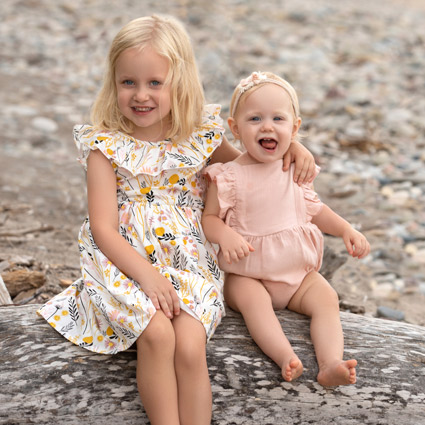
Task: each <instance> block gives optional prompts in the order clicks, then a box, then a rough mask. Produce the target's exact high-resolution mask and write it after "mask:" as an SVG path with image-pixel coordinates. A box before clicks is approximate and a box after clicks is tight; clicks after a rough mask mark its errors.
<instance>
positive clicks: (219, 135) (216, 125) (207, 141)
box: [187, 104, 224, 158]
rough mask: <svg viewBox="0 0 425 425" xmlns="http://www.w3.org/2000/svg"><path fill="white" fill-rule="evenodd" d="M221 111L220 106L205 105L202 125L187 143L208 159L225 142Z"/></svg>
mask: <svg viewBox="0 0 425 425" xmlns="http://www.w3.org/2000/svg"><path fill="white" fill-rule="evenodd" d="M220 111H221V106H220V105H216V104H210V105H205V106H204V110H203V114H202V124H201V125H200V126H199V127H198V128H196V129H195V131H194V132H193V133H192V134H191V136H190V137H189V140H188V141H187V142H188V143H189V144H190V145H191V146H192V147H194V148H195V149H198V150H199V151H200V152H202V154H203V155H204V156H205V157H206V158H209V157H210V156H211V155H212V153H213V152H214V151H215V150H216V149H217V148H218V147H219V146H220V145H221V142H222V141H223V135H224V127H223V119H222V118H221V116H220Z"/></svg>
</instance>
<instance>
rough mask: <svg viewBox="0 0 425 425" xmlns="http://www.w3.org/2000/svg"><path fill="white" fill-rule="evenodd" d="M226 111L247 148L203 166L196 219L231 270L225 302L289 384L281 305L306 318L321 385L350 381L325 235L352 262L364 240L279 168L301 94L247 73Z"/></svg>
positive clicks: (294, 133)
mask: <svg viewBox="0 0 425 425" xmlns="http://www.w3.org/2000/svg"><path fill="white" fill-rule="evenodd" d="M230 111H231V116H230V118H229V120H228V123H229V127H230V129H231V131H232V133H233V135H234V136H235V138H237V139H239V140H240V141H241V142H242V144H243V146H244V147H245V149H246V152H245V153H244V154H242V155H240V156H239V157H238V158H237V159H236V160H235V161H233V162H228V163H227V164H214V165H211V166H209V167H208V168H207V169H206V171H205V172H206V174H207V175H208V176H209V177H210V179H211V183H210V186H209V189H208V194H207V199H206V205H205V210H204V215H203V218H202V226H203V229H204V232H205V235H206V237H207V239H208V240H209V241H210V242H213V243H217V244H219V245H220V252H219V256H218V259H219V265H220V267H221V268H222V270H224V271H226V272H227V273H228V276H227V277H226V282H225V285H224V296H225V300H226V302H227V304H228V305H229V306H230V307H231V308H232V309H234V310H236V311H239V312H240V313H241V314H242V315H243V318H244V320H245V323H246V325H247V327H248V330H249V332H250V333H251V335H252V337H253V339H254V340H255V341H256V343H257V344H258V345H259V347H260V348H261V349H262V350H263V351H264V353H265V354H267V355H268V356H269V357H270V358H271V359H272V360H274V361H275V362H276V363H277V364H278V365H279V367H280V368H281V373H282V376H283V378H284V379H285V380H286V381H292V380H294V379H296V378H298V377H299V376H300V375H301V373H302V371H303V365H302V362H301V360H300V359H299V358H298V356H297V355H296V354H295V352H294V350H293V349H292V347H291V344H290V343H289V341H288V339H287V338H286V336H285V334H284V332H283V330H282V327H281V325H280V323H279V320H278V319H277V317H276V314H275V312H274V309H283V308H286V307H287V308H288V309H289V310H292V311H296V312H298V313H301V314H306V315H308V316H310V317H311V337H312V340H313V344H314V347H315V351H316V356H317V360H318V365H319V374H318V376H317V380H318V382H319V383H320V384H322V385H324V386H333V385H345V384H353V383H355V381H356V371H355V367H356V364H357V361H356V360H355V359H349V360H343V351H344V342H343V334H342V328H341V323H340V318H339V303H338V296H337V294H336V292H335V291H334V289H333V288H332V287H331V286H330V285H329V283H328V282H327V281H326V280H325V279H324V278H323V277H322V276H321V275H320V274H319V269H320V266H321V263H322V254H323V236H322V232H325V233H328V234H331V235H334V236H338V237H341V238H342V239H343V241H344V243H345V246H346V248H347V251H348V252H349V254H351V255H352V256H353V257H358V258H363V257H364V256H366V255H367V254H368V253H369V250H370V246H369V243H368V242H367V240H366V238H365V237H364V236H363V235H362V234H361V233H359V232H357V231H356V230H354V229H353V228H352V227H351V225H350V224H349V223H348V222H347V221H345V220H344V219H343V218H341V217H340V216H339V215H337V214H335V213H334V212H333V211H332V210H331V209H330V208H329V207H327V206H326V205H324V204H323V203H322V202H321V201H320V199H319V198H318V196H317V194H316V193H315V192H314V191H313V189H312V185H311V184H306V185H300V186H299V185H296V184H294V181H293V173H294V169H293V166H292V165H291V167H290V169H289V170H288V172H286V173H282V172H281V169H282V159H281V158H282V156H283V155H285V153H286V151H287V149H288V148H289V147H290V146H291V145H292V143H293V141H294V140H296V139H297V137H298V130H299V128H300V125H301V118H300V113H299V105H298V98H297V94H296V92H295V90H294V89H293V87H292V86H291V85H290V84H289V83H288V82H287V81H286V80H283V79H282V78H279V77H278V76H276V75H274V74H271V73H261V72H255V73H253V74H251V75H250V76H249V77H248V78H246V79H244V80H242V81H241V82H240V84H239V85H238V86H237V87H236V90H235V92H234V95H233V98H232V102H231V105H230Z"/></svg>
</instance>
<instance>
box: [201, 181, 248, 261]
mask: <svg viewBox="0 0 425 425" xmlns="http://www.w3.org/2000/svg"><path fill="white" fill-rule="evenodd" d="M219 211H220V205H219V202H218V195H217V185H216V184H215V183H214V182H210V184H209V187H208V193H207V199H206V202H205V209H204V213H203V215H202V228H203V230H204V234H205V236H206V237H207V239H208V240H209V241H210V242H212V243H216V244H219V245H220V249H221V252H222V254H223V256H224V259H225V260H226V261H227V262H228V263H229V264H230V263H231V262H232V261H234V262H237V261H239V260H240V259H242V258H244V257H246V256H248V255H249V253H250V252H252V251H254V248H253V247H252V246H251V245H250V244H249V243H248V242H247V241H246V240H245V239H244V237H243V236H241V235H240V234H239V233H237V232H236V231H234V230H233V229H232V228H231V227H229V226H228V225H227V224H226V223H225V222H224V221H223V220H222V219H221V218H220V217H219Z"/></svg>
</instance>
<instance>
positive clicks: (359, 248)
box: [312, 205, 370, 258]
mask: <svg viewBox="0 0 425 425" xmlns="http://www.w3.org/2000/svg"><path fill="white" fill-rule="evenodd" d="M312 223H313V224H315V225H316V226H317V227H318V228H319V229H320V230H321V231H322V232H323V233H327V234H329V235H332V236H337V237H340V238H342V239H343V241H344V243H345V247H346V248H347V251H348V253H349V254H350V255H351V256H353V257H358V258H363V257H366V255H368V254H369V252H370V245H369V242H368V241H367V239H366V238H365V236H364V235H363V234H362V233H360V232H358V231H357V230H355V229H354V228H353V227H352V226H351V224H350V223H348V222H347V221H346V220H344V219H343V218H342V217H341V216H339V215H338V214H337V213H335V212H334V211H332V210H331V209H330V208H329V207H328V206H327V205H323V208H322V210H321V211H320V213H319V214H317V215H316V216H314V217H313V219H312Z"/></svg>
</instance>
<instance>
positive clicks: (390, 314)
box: [377, 306, 405, 321]
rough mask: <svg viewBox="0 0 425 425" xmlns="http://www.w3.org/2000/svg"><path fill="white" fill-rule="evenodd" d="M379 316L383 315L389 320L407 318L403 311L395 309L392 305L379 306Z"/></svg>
mask: <svg viewBox="0 0 425 425" xmlns="http://www.w3.org/2000/svg"><path fill="white" fill-rule="evenodd" d="M377 316H378V317H383V318H385V319H389V320H398V321H402V320H404V318H405V314H404V313H403V312H402V311H398V310H394V309H393V308H390V307H385V306H379V307H378V310H377Z"/></svg>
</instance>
